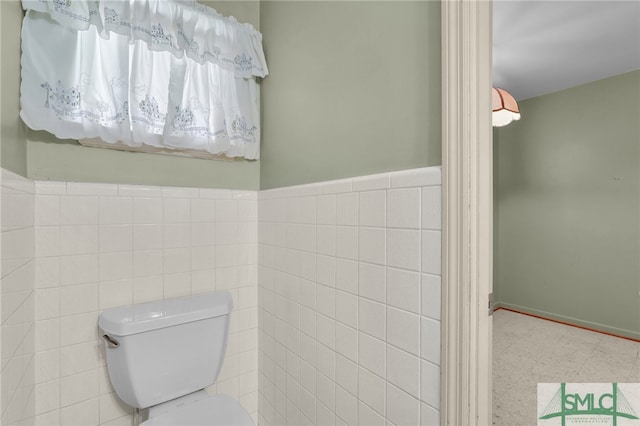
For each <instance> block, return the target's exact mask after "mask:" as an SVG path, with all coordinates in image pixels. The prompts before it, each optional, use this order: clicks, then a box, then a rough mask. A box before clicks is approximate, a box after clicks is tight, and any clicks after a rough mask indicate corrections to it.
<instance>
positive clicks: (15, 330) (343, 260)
mask: <svg viewBox="0 0 640 426" xmlns="http://www.w3.org/2000/svg"><path fill="white" fill-rule="evenodd" d="M2 177H3V183H2V249H3V252H2V293H1V296H2V299H1V300H2V303H1V310H0V312H1V313H2V315H1V316H2V329H1V332H2V334H1V336H2V351H1V352H2V405H1V407H2V421H3V422H4V421H6V422H7V423H8V424H12V423H20V422H23V423H35V424H41V425H56V424H64V425H73V424H78V425H89V424H112V425H115V424H125V423H126V424H129V422H130V416H129V409H128V408H127V407H126V406H125V405H124V404H123V403H122V402H120V401H119V400H118V398H117V396H115V394H114V393H113V390H112V388H111V386H110V384H109V380H108V377H107V375H106V370H105V366H104V354H103V349H102V347H101V346H100V342H99V340H98V334H97V318H98V315H99V312H100V311H101V310H103V309H107V308H110V307H113V306H119V305H124V304H129V303H137V302H145V301H151V300H159V299H162V298H169V297H176V296H181V295H187V294H195V293H198V292H204V291H212V290H222V289H225V290H229V291H231V292H232V294H233V297H234V301H235V306H236V308H235V311H234V314H233V318H232V323H231V335H230V339H229V342H228V349H227V358H226V359H225V364H224V368H223V371H222V372H221V374H220V377H219V380H218V383H217V385H216V386H214V388H213V389H212V391H213V392H224V393H228V394H231V395H232V396H235V397H237V398H238V399H239V400H240V401H241V402H242V404H243V405H244V406H245V407H246V408H247V409H248V410H249V411H250V412H251V413H252V415H253V416H254V418H258V413H259V420H260V422H261V424H265V425H269V424H271V425H275V424H312V423H313V424H341V425H342V424H371V425H374V424H385V422H386V424H395V425H398V426H399V425H402V424H418V423H420V424H424V425H430V424H437V423H438V419H439V414H438V404H439V362H440V360H439V354H440V349H439V348H440V329H439V328H440V326H439V320H440V196H441V190H440V169H439V168H437V167H436V168H427V169H418V170H409V171H403V172H398V173H389V174H380V175H374V176H365V177H361V178H356V179H344V180H340V181H334V182H326V183H319V184H312V185H304V186H299V187H292V188H282V189H278V190H270V191H263V192H260V193H256V192H255V191H231V190H216V189H198V188H169V187H152V186H134V185H108V184H88V183H65V182H35V188H34V183H33V182H31V181H29V180H27V179H23V178H20V177H18V176H15V175H13V174H11V173H8V172H6V171H3V176H2ZM34 192H35V195H34ZM258 198H260V201H259V202H258V200H257V199H258ZM258 204H259V209H258ZM258 212H259V213H260V214H259V215H258ZM258 216H259V225H258ZM258 242H259V243H260V246H259V251H258ZM258 263H259V264H260V266H259V267H258V266H257V265H258ZM258 276H259V281H260V284H259V286H258ZM258 295H259V296H260V297H259V301H258ZM258 324H259V327H260V328H259V330H258ZM258 335H259V337H260V346H259V348H258ZM258 349H259V351H258ZM258 367H259V368H258ZM258 388H259V390H260V392H259V393H258ZM258 406H259V408H260V411H259V412H258ZM34 416H35V419H34Z"/></svg>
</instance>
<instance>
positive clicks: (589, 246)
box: [495, 71, 640, 338]
mask: <svg viewBox="0 0 640 426" xmlns="http://www.w3.org/2000/svg"><path fill="white" fill-rule="evenodd" d="M520 109H521V112H522V119H521V120H520V121H519V122H516V123H513V124H511V125H509V126H507V127H504V128H501V129H499V130H497V133H498V139H497V141H496V143H495V146H496V148H497V149H498V153H497V160H498V161H497V162H496V164H495V167H496V175H495V177H496V179H497V181H498V182H497V193H496V195H497V199H498V200H497V208H498V212H497V215H496V228H497V239H496V241H497V244H496V256H497V258H498V259H497V269H496V271H495V280H496V282H495V285H496V286H497V290H498V295H499V302H500V303H501V304H502V305H505V306H511V307H515V308H517V309H522V310H525V311H529V312H533V313H540V314H543V315H548V316H550V317H553V318H557V319H564V320H569V321H571V322H575V323H578V324H582V325H587V326H592V327H596V328H599V329H602V330H605V331H610V332H616V333H622V334H625V335H629V336H634V337H637V338H638V337H640V295H639V291H640V273H639V266H638V265H639V259H640V248H639V245H640V229H639V222H640V131H639V128H640V124H639V122H640V71H635V72H631V73H627V74H623V75H620V76H616V77H612V78H608V79H605V80H600V81H597V82H594V83H590V84H586V85H582V86H578V87H575V88H571V89H567V90H564V91H561V92H557V93H553V94H549V95H545V96H540V97H537V98H533V99H529V100H526V101H523V102H521V103H520Z"/></svg>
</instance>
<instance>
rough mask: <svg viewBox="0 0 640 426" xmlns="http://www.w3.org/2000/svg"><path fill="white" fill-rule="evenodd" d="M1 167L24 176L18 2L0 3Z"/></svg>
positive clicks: (25, 164)
mask: <svg viewBox="0 0 640 426" xmlns="http://www.w3.org/2000/svg"><path fill="white" fill-rule="evenodd" d="M0 15H1V18H0V19H1V22H0V32H1V33H2V36H1V37H0V40H1V41H0V43H1V44H0V102H1V103H2V105H0V111H1V117H0V165H1V166H2V167H3V168H5V169H7V170H11V171H13V172H15V173H18V174H20V175H22V176H26V175H27V147H26V143H25V141H26V127H25V125H24V124H23V123H22V120H20V118H19V117H18V110H19V108H20V29H21V26H22V6H21V5H20V2H19V1H0Z"/></svg>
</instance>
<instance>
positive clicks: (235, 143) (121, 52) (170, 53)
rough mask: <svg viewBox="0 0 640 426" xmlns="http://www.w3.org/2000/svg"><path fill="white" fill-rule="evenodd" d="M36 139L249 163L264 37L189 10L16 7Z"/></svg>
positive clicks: (135, 1)
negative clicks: (203, 154)
mask: <svg viewBox="0 0 640 426" xmlns="http://www.w3.org/2000/svg"><path fill="white" fill-rule="evenodd" d="M22 5H23V7H24V9H25V10H27V14H26V16H25V18H24V23H23V27H22V51H23V53H22V83H21V97H20V102H21V111H20V116H21V117H22V119H23V121H24V122H25V123H26V124H27V126H29V127H30V128H32V129H34V130H46V131H48V132H50V133H53V134H55V135H56V136H57V137H59V138H61V139H88V138H100V139H102V140H103V141H105V142H108V143H112V144H113V143H123V144H125V145H129V146H133V147H141V146H143V145H147V146H154V147H159V148H163V149H186V150H199V151H207V152H209V153H211V154H224V155H227V156H229V157H244V158H247V159H256V158H258V157H259V153H260V147H259V145H260V114H259V99H258V88H257V83H256V78H257V77H264V76H266V75H267V73H268V71H267V65H266V61H265V58H264V53H263V50H262V36H261V34H260V33H259V32H258V31H256V30H255V29H254V28H253V27H252V26H251V25H249V24H241V23H239V22H237V21H236V20H235V19H234V18H231V17H223V16H222V15H220V14H218V13H217V12H216V11H215V10H213V9H211V8H208V7H205V6H202V5H199V4H197V3H195V2H194V1H179V0H110V1H108V0H96V1H90V0H73V1H71V0H23V1H22Z"/></svg>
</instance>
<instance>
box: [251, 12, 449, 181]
mask: <svg viewBox="0 0 640 426" xmlns="http://www.w3.org/2000/svg"><path fill="white" fill-rule="evenodd" d="M260 22H261V27H262V33H263V36H264V44H265V51H266V55H267V60H268V63H269V70H270V72H271V75H269V77H268V78H267V79H265V80H264V82H263V84H262V117H263V129H262V132H263V133H262V136H263V138H262V167H261V178H260V186H261V188H264V189H267V188H273V187H279V186H288V185H294V184H302V183H309V182H317V181H323V180H329V179H337V178H343V177H351V176H358V175H367V174H372V173H379V172H386V171H392V170H401V169H409V168H414V167H423V166H430V165H437V164H441V137H440V135H441V133H440V128H441V105H440V99H441V97H440V91H441V85H440V81H441V79H440V3H439V2H435V1H400V2H398V1H395V2H385V1H359V2H356V1H347V2H337V1H321V2H316V1H309V2H307V1H304V2H287V1H263V2H262V3H261V8H260Z"/></svg>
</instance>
